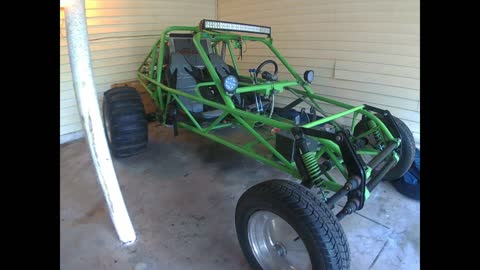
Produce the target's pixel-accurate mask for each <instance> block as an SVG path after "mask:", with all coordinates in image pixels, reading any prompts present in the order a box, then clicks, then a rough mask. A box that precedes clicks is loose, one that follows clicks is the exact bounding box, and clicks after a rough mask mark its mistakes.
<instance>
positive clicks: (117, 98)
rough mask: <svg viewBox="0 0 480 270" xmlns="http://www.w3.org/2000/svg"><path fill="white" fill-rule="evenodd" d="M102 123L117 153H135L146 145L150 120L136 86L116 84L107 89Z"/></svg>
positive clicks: (120, 156) (116, 155) (115, 155)
mask: <svg viewBox="0 0 480 270" xmlns="http://www.w3.org/2000/svg"><path fill="white" fill-rule="evenodd" d="M103 123H104V127H105V133H106V136H107V141H108V145H109V147H110V151H111V153H112V155H113V156H114V157H116V158H123V157H129V156H133V155H135V154H138V153H140V152H142V151H144V150H145V149H146V148H147V143H148V121H147V119H146V116H145V108H144V106H143V103H142V99H141V97H140V94H139V93H138V92H137V90H135V88H132V87H116V88H112V89H110V90H108V91H106V92H105V93H104V98H103Z"/></svg>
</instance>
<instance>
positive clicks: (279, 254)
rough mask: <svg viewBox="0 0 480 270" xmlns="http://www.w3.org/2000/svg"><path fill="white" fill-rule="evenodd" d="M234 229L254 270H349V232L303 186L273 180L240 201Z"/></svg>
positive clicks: (323, 204)
mask: <svg viewBox="0 0 480 270" xmlns="http://www.w3.org/2000/svg"><path fill="white" fill-rule="evenodd" d="M235 227H236V230H237V237H238V240H239V242H240V246H241V248H242V251H243V253H244V255H245V257H246V259H247V261H248V262H249V264H250V266H251V267H252V269H258V270H260V269H263V270H269V269H275V270H281V269H299V270H300V269H312V270H347V269H349V267H350V251H349V247H348V242H347V239H346V237H345V233H344V232H343V229H342V227H341V225H340V223H339V221H338V220H337V218H336V217H335V216H334V215H333V213H332V212H331V210H330V209H329V208H328V206H327V205H326V204H325V203H324V202H323V201H321V200H320V199H318V198H317V197H316V196H315V195H314V194H313V193H311V191H309V190H308V189H307V188H305V187H304V186H302V185H300V184H297V183H294V182H292V181H287V180H269V181H265V182H262V183H260V184H257V185H255V186H253V187H251V188H249V189H248V190H247V191H246V192H245V193H243V194H242V196H241V197H240V199H239V201H238V203H237V207H236V212H235Z"/></svg>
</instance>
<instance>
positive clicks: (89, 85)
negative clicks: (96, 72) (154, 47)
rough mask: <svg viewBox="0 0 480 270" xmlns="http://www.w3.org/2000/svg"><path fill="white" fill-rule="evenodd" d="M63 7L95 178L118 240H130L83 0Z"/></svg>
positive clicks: (131, 234) (130, 229)
mask: <svg viewBox="0 0 480 270" xmlns="http://www.w3.org/2000/svg"><path fill="white" fill-rule="evenodd" d="M64 11H65V21H66V29H67V41H68V52H69V55H70V67H71V69H72V76H73V85H74V88H75V95H76V97H77V103H78V108H79V111H80V116H81V119H82V122H83V127H84V129H85V133H86V137H87V140H88V145H89V147H90V153H91V155H92V159H93V163H94V165H95V169H96V171H97V176H98V182H99V183H100V186H101V187H102V190H103V194H104V195H105V200H106V202H107V205H108V208H109V210H110V211H109V212H110V217H111V218H112V221H113V225H114V226H115V229H116V231H117V234H118V237H119V238H120V241H122V242H123V243H125V244H131V243H133V242H135V240H136V235H135V231H134V230H133V225H132V222H131V220H130V217H129V216H128V212H127V208H126V206H125V202H124V201H123V197H122V192H121V190H120V187H119V184H118V181H117V176H116V174H115V169H114V168H113V163H112V158H111V156H110V151H109V148H108V144H107V140H106V137H105V131H104V128H103V122H102V118H101V116H100V108H99V105H98V98H97V91H96V90H95V84H94V81H93V75H92V66H91V63H90V51H89V47H88V33H87V24H86V19H85V2H84V0H70V1H68V4H67V5H66V6H65V7H64Z"/></svg>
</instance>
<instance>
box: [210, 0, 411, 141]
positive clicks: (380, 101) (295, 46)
mask: <svg viewBox="0 0 480 270" xmlns="http://www.w3.org/2000/svg"><path fill="white" fill-rule="evenodd" d="M218 19H219V20H225V21H234V22H244V23H252V24H260V25H267V26H271V27H272V37H273V40H274V43H273V44H274V45H275V46H276V48H277V49H278V50H279V51H280V53H282V54H283V55H284V56H285V57H286V58H287V60H288V61H289V63H290V64H291V65H293V66H294V68H295V69H296V70H297V72H298V73H299V74H300V75H302V74H303V72H304V71H305V70H306V69H313V70H314V71H315V78H316V79H315V81H314V83H313V85H312V88H313V90H314V91H315V92H317V93H319V94H321V95H323V96H326V97H330V98H334V99H336V100H340V101H343V102H346V103H349V104H352V105H361V104H364V103H367V104H370V105H372V106H378V107H381V108H386V109H388V110H390V111H391V112H392V113H393V114H394V115H396V116H397V117H399V118H400V119H402V120H403V121H405V123H406V124H407V125H408V126H409V128H410V129H411V130H412V132H413V134H414V136H415V139H416V142H417V147H419V143H420V123H419V122H420V69H419V68H420V45H419V43H420V35H419V33H420V27H419V25H420V3H419V0H402V1H396V0H380V1H378V0H377V1H375V0H297V1H289V0H263V1H256V0H242V1H228V0H218ZM264 48H265V47H264V45H261V44H259V45H258V46H256V45H253V46H252V45H249V46H248V47H247V51H246V52H245V55H246V56H244V57H243V60H242V61H240V62H239V63H240V65H239V66H240V68H241V69H242V71H243V72H246V73H244V74H248V72H247V69H248V68H254V67H257V66H258V64H259V63H260V62H262V61H263V60H265V59H275V57H274V56H273V54H272V53H270V52H269V51H267V50H265V49H264ZM278 62H279V61H278ZM285 71H286V70H285V69H284V68H282V69H281V70H280V72H281V73H280V76H281V77H282V78H289V76H287V75H288V74H287V73H285ZM293 99H294V98H293V97H291V95H289V94H287V93H282V98H279V99H277V100H278V102H279V103H280V104H283V105H286V104H288V103H289V102H291V101H292V100H293ZM324 108H325V109H326V111H327V112H329V113H334V112H338V111H339V110H338V109H337V108H335V107H333V106H328V105H325V107H324ZM344 120H345V123H346V121H348V120H350V121H351V119H348V118H345V119H344Z"/></svg>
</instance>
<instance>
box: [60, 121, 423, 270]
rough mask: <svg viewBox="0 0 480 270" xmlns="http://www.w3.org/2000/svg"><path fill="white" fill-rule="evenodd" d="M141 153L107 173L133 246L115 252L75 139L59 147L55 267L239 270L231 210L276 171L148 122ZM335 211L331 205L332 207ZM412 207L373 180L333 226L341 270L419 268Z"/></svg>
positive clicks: (82, 145) (85, 155)
mask: <svg viewBox="0 0 480 270" xmlns="http://www.w3.org/2000/svg"><path fill="white" fill-rule="evenodd" d="M149 136H150V139H149V147H148V150H147V151H146V152H145V153H142V154H140V155H138V156H135V157H131V158H127V159H121V160H115V161H114V166H115V169H116V172H117V176H118V180H119V182H120V185H121V189H122V191H123V194H124V199H125V201H126V205H127V208H128V211H129V213H130V217H131V218H132V221H133V224H134V227H135V229H136V232H137V239H138V240H137V242H136V243H135V244H134V245H131V246H128V247H123V246H122V245H121V244H120V242H119V241H118V238H117V235H116V233H115V230H114V228H113V225H112V223H111V221H110V218H109V215H108V212H107V209H106V208H105V204H104V198H103V194H102V191H101V189H100V187H99V185H98V183H97V180H96V174H95V170H94V167H93V164H92V161H91V158H90V153H89V152H88V147H87V144H86V142H85V140H83V139H81V140H78V141H75V142H72V143H69V144H65V145H61V146H60V153H61V163H60V178H61V179H60V188H61V192H60V204H61V209H60V218H61V224H60V233H61V238H60V247H61V256H60V265H61V269H65V270H67V269H68V270H75V269H82V270H84V269H135V270H146V269H149V270H150V269H170V270H176V269H182V270H183V269H209V270H210V269H212V270H213V269H229V270H239V269H249V266H248V264H247V262H246V261H245V259H244V257H243V254H242V252H241V250H240V247H239V245H238V242H237V237H236V234H235V227H234V213H235V204H236V202H237V200H238V198H239V197H240V195H241V194H242V192H244V191H245V190H246V189H247V188H248V187H250V186H252V185H254V184H256V183H259V182H262V181H265V180H267V179H272V178H284V179H288V178H289V177H288V176H286V175H285V174H284V173H283V172H281V171H278V170H276V169H273V168H270V167H268V166H264V165H262V164H261V163H260V162H257V161H255V160H253V159H249V158H247V157H245V156H242V155H240V154H238V153H236V152H233V151H231V150H230V149H228V148H226V147H223V146H221V145H220V144H217V143H215V142H213V141H210V140H207V139H205V138H203V137H200V136H198V135H195V134H193V133H190V132H187V131H184V130H180V136H178V137H176V138H175V137H173V132H172V130H171V129H168V128H165V127H156V126H155V124H150V135H149ZM340 204H341V202H340ZM419 212H420V205H419V203H418V202H416V201H413V200H410V199H408V198H406V197H403V196H402V195H401V194H399V193H397V192H396V191H395V190H394V189H393V187H392V186H391V185H390V184H388V183H380V185H379V186H378V187H377V188H376V189H375V190H374V191H373V193H372V195H371V197H370V199H369V200H368V201H367V203H366V205H365V207H364V209H362V210H361V211H360V212H358V213H355V214H353V215H350V216H347V217H346V218H345V219H344V220H342V225H343V228H344V230H345V233H346V234H347V237H348V240H349V244H350V250H351V260H352V261H351V269H352V270H367V269H378V270H380V269H390V270H400V269H402V270H407V269H408V270H415V269H419V268H420V262H419V260H420V256H419V252H420V226H419V223H420V217H419Z"/></svg>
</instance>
